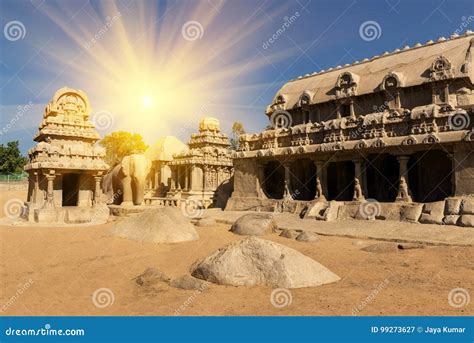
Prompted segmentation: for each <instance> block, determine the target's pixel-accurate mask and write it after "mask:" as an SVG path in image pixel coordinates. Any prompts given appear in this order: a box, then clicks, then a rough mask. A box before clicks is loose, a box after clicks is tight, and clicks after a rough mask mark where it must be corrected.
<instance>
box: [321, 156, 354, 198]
mask: <svg viewBox="0 0 474 343" xmlns="http://www.w3.org/2000/svg"><path fill="white" fill-rule="evenodd" d="M327 187H328V200H337V201H351V200H352V197H353V195H354V163H353V162H352V161H342V162H331V163H329V165H328V167H327Z"/></svg>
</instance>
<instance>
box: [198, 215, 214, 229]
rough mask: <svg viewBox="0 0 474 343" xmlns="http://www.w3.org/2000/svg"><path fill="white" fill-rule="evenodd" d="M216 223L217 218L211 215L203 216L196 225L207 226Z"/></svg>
mask: <svg viewBox="0 0 474 343" xmlns="http://www.w3.org/2000/svg"><path fill="white" fill-rule="evenodd" d="M213 225H216V220H215V219H214V218H211V217H205V218H201V219H199V220H198V221H197V222H196V226H199V227H205V226H213Z"/></svg>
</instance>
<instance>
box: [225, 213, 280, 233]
mask: <svg viewBox="0 0 474 343" xmlns="http://www.w3.org/2000/svg"><path fill="white" fill-rule="evenodd" d="M277 228H278V226H277V224H276V222H275V220H274V219H273V215H272V214H269V213H249V214H245V215H243V216H242V217H240V218H239V219H237V220H236V221H235V223H234V224H233V225H232V228H231V229H230V231H231V232H233V233H235V234H237V235H251V236H259V235H265V234H268V233H272V232H275V231H276V229H277Z"/></svg>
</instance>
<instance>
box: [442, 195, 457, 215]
mask: <svg viewBox="0 0 474 343" xmlns="http://www.w3.org/2000/svg"><path fill="white" fill-rule="evenodd" d="M460 208H461V199H458V198H448V199H446V201H445V207H444V213H445V214H447V215H450V214H459V210H460Z"/></svg>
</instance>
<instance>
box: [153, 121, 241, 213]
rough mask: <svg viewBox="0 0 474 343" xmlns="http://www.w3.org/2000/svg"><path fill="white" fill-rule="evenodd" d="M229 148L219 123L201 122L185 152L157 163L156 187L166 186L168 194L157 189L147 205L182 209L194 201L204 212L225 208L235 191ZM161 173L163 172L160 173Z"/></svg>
mask: <svg viewBox="0 0 474 343" xmlns="http://www.w3.org/2000/svg"><path fill="white" fill-rule="evenodd" d="M229 146H230V143H229V139H228V137H227V135H225V134H223V133H221V132H220V123H219V121H218V120H217V119H215V118H210V117H207V118H203V119H202V120H201V121H200V122H199V133H195V134H192V135H191V139H190V141H189V143H188V147H187V148H186V149H182V150H181V152H180V153H177V154H174V155H173V159H172V160H171V161H165V162H166V163H162V162H163V161H158V160H157V159H155V162H154V166H155V165H156V166H158V165H160V168H155V176H154V178H155V179H157V180H160V181H159V183H158V182H156V183H155V185H157V184H158V186H159V187H163V185H165V187H166V192H160V191H159V187H155V188H156V189H155V196H151V197H148V198H147V199H146V201H147V203H151V204H156V203H158V204H165V205H166V204H172V205H178V206H179V203H181V202H183V201H184V202H186V201H191V200H192V201H193V202H195V203H196V204H197V205H198V206H201V207H205V208H207V207H209V206H211V205H212V206H221V207H224V206H225V203H226V202H227V198H228V197H229V196H230V192H231V187H232V185H231V183H230V182H229V179H230V178H231V176H232V170H233V169H232V158H231V153H230V151H229ZM168 168H169V172H170V173H169V174H168V172H167V170H168ZM158 169H160V170H161V171H160V172H159V173H157V170H158ZM157 174H158V176H157ZM159 175H161V176H159ZM168 175H169V177H168ZM160 185H161V186H160ZM157 195H158V196H157Z"/></svg>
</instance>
